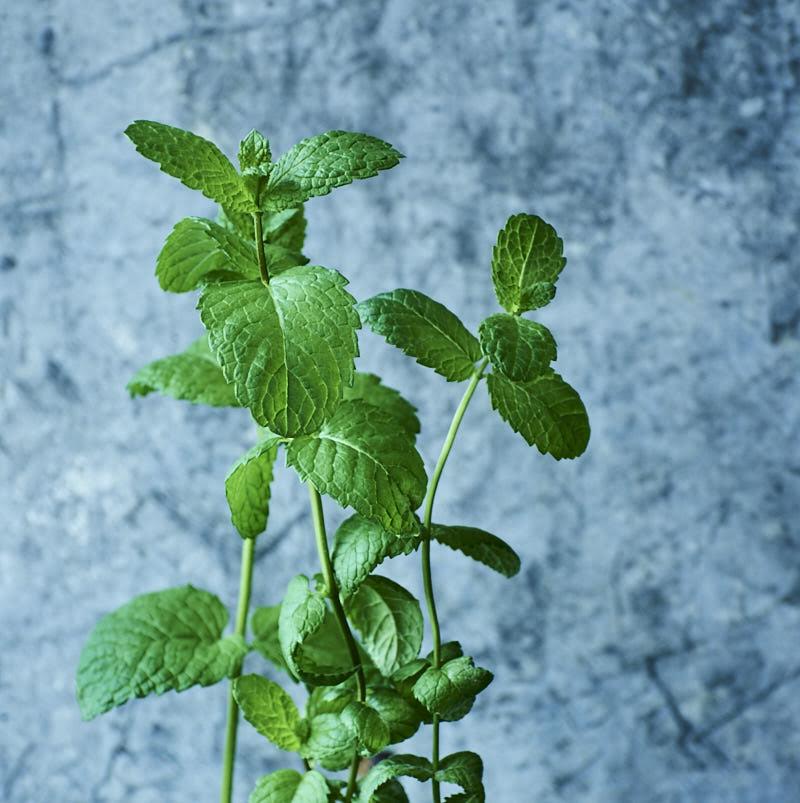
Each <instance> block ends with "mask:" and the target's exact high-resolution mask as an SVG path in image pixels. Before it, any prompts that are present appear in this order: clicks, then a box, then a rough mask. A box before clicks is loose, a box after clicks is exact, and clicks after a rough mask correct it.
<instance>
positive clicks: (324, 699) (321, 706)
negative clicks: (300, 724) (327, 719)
mask: <svg viewBox="0 0 800 803" xmlns="http://www.w3.org/2000/svg"><path fill="white" fill-rule="evenodd" d="M355 696H356V695H355V692H354V691H353V689H351V688H348V687H347V686H316V687H315V688H313V689H312V690H311V694H310V695H309V697H308V701H307V702H306V716H307V717H308V718H309V719H313V718H314V717H315V716H318V715H319V714H341V713H342V711H344V709H345V708H347V706H348V705H349V704H350V703H352V702H353V700H354V699H355Z"/></svg>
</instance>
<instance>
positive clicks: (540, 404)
mask: <svg viewBox="0 0 800 803" xmlns="http://www.w3.org/2000/svg"><path fill="white" fill-rule="evenodd" d="M488 387H489V397H490V398H491V400H492V407H493V408H494V409H495V410H497V412H498V413H499V414H500V416H501V417H502V418H503V420H504V421H506V422H507V423H508V424H509V426H510V427H511V428H512V429H513V430H514V432H518V433H519V434H520V435H522V437H523V438H525V440H526V441H527V442H528V444H529V445H530V446H536V448H537V449H538V450H539V451H540V452H541V453H542V454H551V455H552V456H553V457H555V458H556V459H557V460H560V459H561V458H571V457H578V456H579V455H581V454H583V452H584V451H585V450H586V446H587V445H588V443H589V432H590V430H589V418H588V416H587V415H586V408H585V407H584V406H583V402H582V401H581V398H580V396H578V394H577V392H576V391H575V390H574V388H572V387H571V386H570V385H568V384H567V383H566V382H565V381H564V380H563V379H562V378H561V377H560V376H559V375H558V374H557V373H555V372H553V371H549V372H548V373H546V374H542V375H541V376H538V377H536V379H533V380H531V381H529V382H512V381H511V380H510V379H506V378H505V377H503V376H500V375H499V374H490V375H489V378H488Z"/></svg>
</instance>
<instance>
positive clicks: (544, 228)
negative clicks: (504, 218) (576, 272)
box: [492, 214, 567, 315]
mask: <svg viewBox="0 0 800 803" xmlns="http://www.w3.org/2000/svg"><path fill="white" fill-rule="evenodd" d="M563 249H564V243H563V241H562V240H561V238H560V237H559V236H558V235H557V234H556V230H555V229H554V228H553V227H552V226H551V225H550V224H549V223H545V221H544V220H542V219H541V218H540V217H537V216H536V215H524V214H523V215H512V216H511V217H510V218H509V219H508V222H507V223H506V225H505V227H504V228H503V229H501V231H500V233H499V234H498V235H497V243H496V245H495V247H494V252H493V254H492V280H493V281H494V290H495V293H496V294H497V300H498V301H499V302H500V305H501V306H502V307H504V308H505V309H506V311H508V312H510V313H512V314H515V315H516V314H518V313H520V312H526V311H527V310H532V309H538V308H539V307H543V306H544V305H545V304H549V303H550V301H552V299H553V296H554V295H555V294H556V285H555V283H556V279H558V274H559V273H561V270H562V269H563V267H564V265H566V264H567V260H566V259H564V257H563Z"/></svg>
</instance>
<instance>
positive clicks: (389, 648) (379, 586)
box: [345, 575, 423, 676]
mask: <svg viewBox="0 0 800 803" xmlns="http://www.w3.org/2000/svg"><path fill="white" fill-rule="evenodd" d="M345 608H346V610H347V615H348V617H349V618H350V620H351V621H352V623H353V625H354V626H355V628H356V630H358V632H359V633H360V634H361V641H362V644H363V646H364V649H365V650H366V652H367V654H368V655H369V657H370V658H371V659H372V661H373V663H374V664H375V666H376V667H377V668H378V669H379V670H380V672H381V674H383V675H384V676H388V675H391V674H392V672H394V671H395V670H396V669H398V668H399V667H401V666H403V665H404V664H407V663H408V662H409V661H411V660H413V659H414V658H416V657H417V656H418V655H419V650H420V647H421V646H422V630H423V627H422V611H421V610H420V607H419V602H417V600H416V599H414V597H413V596H412V595H411V594H410V593H409V592H408V591H406V589H404V588H403V587H402V586H401V585H398V584H397V583H395V582H394V581H393V580H389V579H388V578H386V577H381V576H379V575H373V576H371V577H368V578H367V579H366V580H365V581H364V583H363V584H362V585H361V587H360V588H359V590H358V591H357V592H356V594H355V595H354V596H352V597H350V599H348V600H347V601H346V602H345Z"/></svg>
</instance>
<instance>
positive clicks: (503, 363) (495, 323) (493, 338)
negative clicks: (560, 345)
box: [479, 312, 557, 382]
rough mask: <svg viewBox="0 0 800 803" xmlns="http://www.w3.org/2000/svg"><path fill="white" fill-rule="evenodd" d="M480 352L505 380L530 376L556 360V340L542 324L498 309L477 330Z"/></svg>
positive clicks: (540, 371) (519, 379) (516, 379)
mask: <svg viewBox="0 0 800 803" xmlns="http://www.w3.org/2000/svg"><path fill="white" fill-rule="evenodd" d="M479 334H480V338H481V346H482V347H483V353H484V354H485V355H486V356H487V357H488V358H489V362H490V363H491V364H492V367H493V368H494V369H495V370H496V371H499V372H500V373H501V374H503V375H504V376H507V377H508V378H509V379H513V380H514V381H516V382H524V381H526V380H528V379H534V378H535V377H536V376H538V375H539V374H541V373H543V372H544V371H546V370H547V369H548V368H549V367H550V363H551V362H553V360H555V359H556V356H557V351H556V341H555V340H554V339H553V335H552V334H551V333H550V330H549V329H548V328H547V327H546V326H542V324H540V323H537V322H536V321H529V320H527V319H526V318H520V317H518V316H516V315H508V314H507V313H504V312H499V313H497V314H496V315H490V316H489V317H488V318H487V319H486V320H485V321H484V322H483V323H482V324H481V326H480V330H479Z"/></svg>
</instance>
